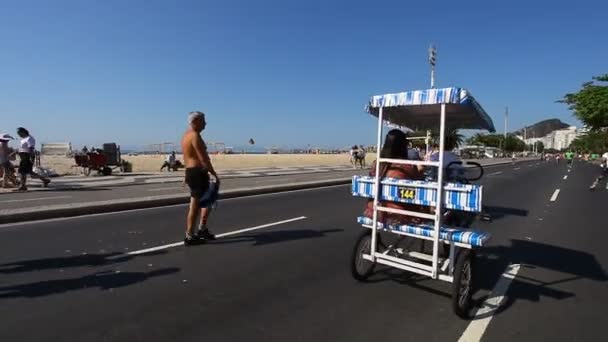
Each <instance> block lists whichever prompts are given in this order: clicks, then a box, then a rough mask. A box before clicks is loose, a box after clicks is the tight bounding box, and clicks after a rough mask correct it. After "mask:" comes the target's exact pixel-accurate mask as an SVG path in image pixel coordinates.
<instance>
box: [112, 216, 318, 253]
mask: <svg viewBox="0 0 608 342" xmlns="http://www.w3.org/2000/svg"><path fill="white" fill-rule="evenodd" d="M304 219H306V216H300V217H295V218H292V219H289V220H283V221H277V222H272V223H267V224H263V225H260V226H255V227H251V228H245V229H239V230H235V231H232V232H227V233H223V234H218V235H216V237H218V238H222V237H225V236H230V235H235V234H240V233H245V232H250V231H252V230H258V229H263V228H268V227H272V226H278V225H280V224H285V223H290V222H295V221H300V220H304ZM183 245H184V242H183V241H179V242H175V243H170V244H167V245H162V246H157V247H151V248H146V249H140V250H137V251H132V252H128V253H124V254H119V255H113V256H111V257H107V258H106V260H114V259H120V258H123V257H125V256H128V255H138V254H145V253H150V252H155V251H160V250H163V249H168V248H173V247H179V246H183Z"/></svg>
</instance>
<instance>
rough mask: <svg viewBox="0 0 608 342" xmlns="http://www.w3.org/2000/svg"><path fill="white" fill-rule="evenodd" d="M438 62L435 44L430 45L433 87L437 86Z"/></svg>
mask: <svg viewBox="0 0 608 342" xmlns="http://www.w3.org/2000/svg"><path fill="white" fill-rule="evenodd" d="M436 62H437V49H436V48H435V46H434V45H431V46H430V47H429V64H431V89H433V88H435V64H436Z"/></svg>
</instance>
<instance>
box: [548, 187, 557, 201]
mask: <svg viewBox="0 0 608 342" xmlns="http://www.w3.org/2000/svg"><path fill="white" fill-rule="evenodd" d="M557 195H559V189H555V192H553V196H551V199H550V200H549V201H551V202H555V200H556V199H557Z"/></svg>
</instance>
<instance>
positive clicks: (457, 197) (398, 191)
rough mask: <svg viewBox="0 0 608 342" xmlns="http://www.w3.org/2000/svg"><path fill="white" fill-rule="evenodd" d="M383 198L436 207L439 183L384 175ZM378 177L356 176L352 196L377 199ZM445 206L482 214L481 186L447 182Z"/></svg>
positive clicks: (382, 184) (384, 199)
mask: <svg viewBox="0 0 608 342" xmlns="http://www.w3.org/2000/svg"><path fill="white" fill-rule="evenodd" d="M380 184H381V187H382V191H381V193H380V198H379V199H380V200H381V201H391V202H401V203H409V204H418V205H423V206H433V207H434V206H436V204H437V182H427V181H417V180H409V179H396V178H383V179H382V180H381V182H380ZM375 188H376V186H375V178H374V177H370V176H354V177H353V182H352V189H351V191H352V194H353V196H358V197H366V198H374V194H375V192H376V191H375ZM444 189H445V192H444V205H445V208H446V209H452V210H462V211H467V212H475V213H480V212H481V210H482V204H481V197H482V190H483V186H482V185H475V184H460V183H445V186H444Z"/></svg>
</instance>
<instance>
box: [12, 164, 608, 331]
mask: <svg viewBox="0 0 608 342" xmlns="http://www.w3.org/2000/svg"><path fill="white" fill-rule="evenodd" d="M596 175H597V167H592V166H590V165H588V164H584V163H580V164H576V165H575V168H574V170H573V171H572V172H570V173H568V172H566V169H565V166H563V165H562V166H559V167H558V166H555V165H551V164H544V163H536V162H532V163H522V164H519V165H516V166H512V165H505V166H500V167H496V168H493V169H491V170H488V172H487V177H485V179H484V181H483V184H484V185H485V189H484V192H485V193H484V201H485V204H486V205H487V206H488V207H489V210H490V211H491V212H492V213H493V215H494V217H495V220H494V221H493V222H492V223H490V224H488V223H479V224H478V226H477V227H478V228H480V229H483V230H487V231H490V232H492V233H493V235H494V239H493V240H492V243H491V244H490V246H488V247H487V248H484V249H483V250H482V251H480V270H479V275H480V278H479V285H480V289H479V291H478V292H477V293H476V295H475V298H476V300H477V301H478V302H479V304H480V305H482V303H483V302H484V301H486V300H488V298H489V299H491V298H494V297H495V296H494V295H491V296H489V293H490V292H491V290H492V289H494V288H495V286H496V284H497V283H499V282H501V281H502V280H501V279H502V278H501V275H502V273H503V272H504V271H505V270H506V269H507V267H508V266H509V265H510V264H515V265H522V266H521V267H520V268H519V271H518V273H517V275H516V276H515V279H514V280H513V282H512V283H511V285H510V287H508V290H507V292H506V296H507V297H506V298H507V299H506V300H505V301H504V303H503V305H502V306H501V307H499V308H497V309H496V310H494V311H491V312H490V313H489V314H488V315H485V316H484V317H486V319H488V318H492V319H491V321H490V322H489V326H488V327H487V329H486V330H485V334H484V335H483V336H484V338H483V340H485V341H513V340H519V341H522V340H523V341H538V340H541V339H542V340H552V341H577V340H580V341H585V340H601V336H603V335H604V332H603V329H602V328H603V327H604V326H606V323H608V315H606V314H605V306H606V304H608V291H606V290H607V289H608V287H607V283H606V280H607V277H606V273H605V272H606V271H605V267H606V265H607V264H608V250H607V249H606V248H605V241H606V238H607V237H608V236H607V235H608V233H607V232H606V230H605V215H603V214H604V211H605V203H606V201H607V200H608V190H606V184H605V183H601V184H599V185H598V187H597V188H596V190H595V191H590V190H589V189H588V187H589V186H590V185H591V183H592V182H593V180H594V179H595V176H596ZM564 176H568V177H567V179H564ZM557 189H559V190H560V191H559V193H558V195H557V197H556V198H555V201H553V202H551V201H550V199H551V198H552V197H554V194H555V192H556V190H557ZM362 207H363V202H362V200H361V199H357V198H352V197H351V196H350V195H349V193H348V187H346V186H339V187H332V188H326V189H317V190H310V191H300V192H293V193H283V194H275V195H264V196H258V197H249V198H240V199H231V200H226V201H222V203H220V207H219V209H218V211H217V212H216V213H215V214H214V215H215V216H214V217H213V221H212V223H213V227H214V229H215V232H216V233H229V234H230V232H235V231H236V232H238V231H239V230H241V229H244V228H251V227H253V228H256V227H261V228H259V229H255V230H251V231H246V232H242V233H240V234H238V233H237V234H231V235H227V236H225V237H224V238H222V239H220V240H218V241H217V242H215V243H213V244H208V245H203V246H196V247H189V248H185V247H181V246H180V247H174V248H166V249H159V250H157V251H154V252H152V253H148V254H141V255H125V254H124V253H129V252H136V251H138V250H141V249H147V248H151V247H155V246H161V245H165V244H169V243H173V242H175V241H177V240H179V239H180V237H181V231H182V227H183V224H184V218H183V216H184V211H185V208H184V206H174V207H164V208H156V209H146V210H139V211H132V212H122V213H113V214H103V215H94V216H87V217H80V218H70V219H59V220H51V221H46V222H31V223H22V224H16V225H5V226H0V241H2V249H3V253H2V255H1V256H0V279H2V281H1V285H0V317H2V318H3V322H2V324H1V325H0V340H2V341H13V340H20V341H60V340H74V341H200V340H205V341H241V340H249V341H286V340H290V341H371V340H381V341H403V340H414V341H418V340H430V341H456V340H458V339H459V338H461V337H462V336H463V334H465V337H471V336H473V337H474V336H478V335H476V333H478V332H479V330H480V329H481V330H482V331H484V329H482V328H483V327H482V326H483V323H484V322H486V320H484V319H481V317H478V319H475V320H473V321H471V322H469V321H464V320H461V319H458V318H457V317H456V316H455V315H454V314H453V313H452V312H451V308H450V300H449V296H450V288H449V285H448V284H447V283H441V282H436V281H430V280H427V279H423V278H418V277H415V276H408V275H407V274H402V273H399V272H394V271H391V270H386V269H384V270H382V269H381V270H379V271H378V273H377V274H375V275H374V276H373V277H372V278H371V281H370V282H368V283H357V282H356V281H354V280H353V279H352V278H351V276H350V274H349V256H350V253H351V251H352V248H353V244H354V239H355V237H356V235H357V234H358V232H359V231H360V228H359V227H358V226H357V224H356V223H354V220H355V217H356V215H357V214H358V213H360V212H361V209H362ZM303 217H305V218H303ZM285 220H291V221H290V222H287V223H282V224H280V222H281V221H285ZM277 222H279V223H278V224H277ZM272 224H275V225H272ZM471 340H474V339H471Z"/></svg>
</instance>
